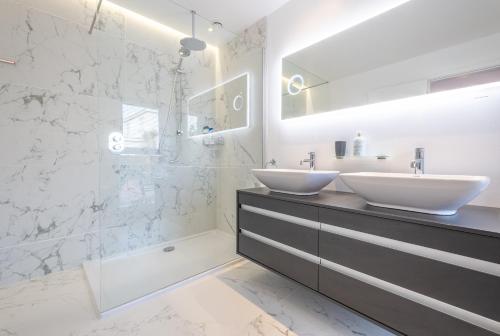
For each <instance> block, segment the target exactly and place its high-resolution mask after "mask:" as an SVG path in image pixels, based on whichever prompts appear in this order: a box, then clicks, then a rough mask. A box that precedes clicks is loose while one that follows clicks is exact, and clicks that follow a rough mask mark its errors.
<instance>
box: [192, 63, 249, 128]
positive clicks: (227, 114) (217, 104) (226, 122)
mask: <svg viewBox="0 0 500 336" xmlns="http://www.w3.org/2000/svg"><path fill="white" fill-rule="evenodd" d="M248 81H249V75H248V73H245V74H242V75H239V76H237V77H236V78H234V79H231V80H229V81H227V82H224V83H222V84H219V85H217V86H215V87H213V88H211V89H209V90H206V91H203V92H201V93H198V94H196V95H195V96H193V97H191V98H189V99H188V131H189V136H195V135H200V134H209V133H216V132H221V131H227V130H234V129H238V128H242V127H248V111H249V109H248V108H249V107H248Z"/></svg>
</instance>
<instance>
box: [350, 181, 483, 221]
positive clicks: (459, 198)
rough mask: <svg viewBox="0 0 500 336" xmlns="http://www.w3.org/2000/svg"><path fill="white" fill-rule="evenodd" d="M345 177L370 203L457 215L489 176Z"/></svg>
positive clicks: (477, 192)
mask: <svg viewBox="0 0 500 336" xmlns="http://www.w3.org/2000/svg"><path fill="white" fill-rule="evenodd" d="M340 177H341V178H342V181H344V183H345V184H346V185H347V186H348V187H349V188H351V189H352V190H353V191H354V192H356V193H357V194H359V195H360V196H361V197H363V198H364V199H365V200H366V201H367V202H368V204H371V205H375V206H381V207H386V208H393V209H400V210H409V211H416V212H423V213H429V214H435V215H454V214H455V213H456V212H457V210H458V209H459V208H460V207H461V206H463V205H465V204H467V203H469V202H470V201H471V200H473V199H474V198H475V197H476V196H477V195H479V194H480V193H481V191H483V190H484V189H486V187H487V186H488V184H489V183H490V179H489V178H488V177H486V176H463V175H430V174H424V175H413V174H394V173H346V174H340Z"/></svg>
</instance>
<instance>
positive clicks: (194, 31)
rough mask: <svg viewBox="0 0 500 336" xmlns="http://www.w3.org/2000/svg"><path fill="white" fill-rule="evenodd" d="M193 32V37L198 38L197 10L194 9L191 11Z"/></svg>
mask: <svg viewBox="0 0 500 336" xmlns="http://www.w3.org/2000/svg"><path fill="white" fill-rule="evenodd" d="M191 34H192V36H193V38H196V36H195V34H196V12H195V11H194V10H192V11H191Z"/></svg>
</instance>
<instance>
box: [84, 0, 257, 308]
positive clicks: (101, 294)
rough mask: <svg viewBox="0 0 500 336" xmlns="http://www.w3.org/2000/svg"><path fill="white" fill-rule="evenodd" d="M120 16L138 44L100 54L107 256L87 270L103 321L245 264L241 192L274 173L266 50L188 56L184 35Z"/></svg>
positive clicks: (115, 45) (226, 45)
mask: <svg viewBox="0 0 500 336" xmlns="http://www.w3.org/2000/svg"><path fill="white" fill-rule="evenodd" d="M114 10H117V11H119V9H116V8H114ZM120 13H121V15H123V16H124V19H125V22H126V25H125V26H126V30H127V31H126V32H127V34H124V35H119V36H113V35H112V34H108V35H106V34H102V36H101V37H100V39H101V40H100V45H99V48H98V49H99V62H101V63H102V64H103V65H106V66H105V67H104V68H106V71H104V73H102V74H101V78H100V79H99V83H98V85H99V90H100V91H101V92H102V93H103V94H102V96H101V97H100V99H99V113H100V151H101V153H100V191H99V192H100V195H99V197H100V202H99V204H100V209H99V214H100V241H101V246H100V254H101V257H100V259H99V260H98V261H94V262H89V263H86V265H85V271H86V274H87V278H88V280H89V283H90V284H91V287H92V288H93V291H94V294H95V297H96V301H97V305H98V308H99V311H101V312H104V311H108V310H110V309H113V308H115V307H118V306H120V305H123V304H125V303H127V302H130V301H134V300H136V299H139V298H141V297H143V296H145V295H147V294H150V293H153V292H155V291H158V290H160V289H162V288H165V287H168V286H170V285H172V284H174V283H177V282H179V281H182V280H184V279H187V278H190V277H192V276H194V275H196V274H199V273H203V272H205V271H208V270H210V269H212V268H214V267H217V266H219V265H222V264H224V263H227V262H229V261H231V260H235V259H236V258H237V255H236V253H235V246H236V233H235V227H236V213H235V204H236V199H235V197H236V189H237V188H242V187H250V186H254V185H255V184H256V181H255V180H254V179H253V177H252V175H251V169H252V168H256V167H258V168H260V167H261V166H262V116H261V111H262V58H263V52H262V47H261V46H253V47H252V48H246V47H245V48H242V51H241V54H236V55H235V54H234V51H235V48H234V45H233V44H231V43H232V42H231V41H232V39H230V40H229V41H228V42H226V41H224V42H223V43H221V44H220V45H218V46H213V45H209V46H208V47H207V49H206V50H204V51H197V52H194V51H193V52H191V54H190V55H189V56H187V57H182V56H180V55H179V53H178V51H179V47H180V45H179V39H180V37H181V36H180V35H179V34H175V33H172V32H170V31H168V32H167V31H166V30H162V29H155V28H153V27H152V26H150V25H146V24H144V22H143V21H141V20H140V19H139V18H138V17H136V16H128V14H127V12H125V11H124V12H120ZM185 15H186V19H189V12H186V13H185ZM145 37H147V38H145ZM236 38H237V37H234V39H235V40H236ZM241 76H246V77H245V78H247V81H246V86H245V87H244V88H243V87H242V88H241V89H240V88H239V87H235V86H234V85H233V86H225V84H226V83H230V82H232V80H233V79H234V78H240V77H241ZM233 83H234V82H233ZM212 91H213V92H215V95H214V97H215V98H214V99H209V100H208V101H203V100H201V101H200V102H199V104H198V107H201V109H195V108H194V106H193V105H190V102H193V101H194V100H193V97H200V95H202V94H203V93H206V92H212ZM246 103H247V104H246ZM245 104H246V105H245ZM243 105H245V106H247V107H248V108H247V109H246V110H245V114H244V115H245V118H244V119H242V118H241V116H242V115H243V114H241V113H243V112H241V111H242V106H243ZM238 113H240V114H238ZM195 121H196V122H195ZM242 123H244V124H242ZM232 125H238V127H236V126H234V127H233V126H232ZM193 127H198V128H199V129H200V130H201V131H200V134H194V133H192V132H191V131H192V130H193V129H194V128H193ZM204 128H212V130H210V131H208V132H206V133H205V131H204V130H203V129H204Z"/></svg>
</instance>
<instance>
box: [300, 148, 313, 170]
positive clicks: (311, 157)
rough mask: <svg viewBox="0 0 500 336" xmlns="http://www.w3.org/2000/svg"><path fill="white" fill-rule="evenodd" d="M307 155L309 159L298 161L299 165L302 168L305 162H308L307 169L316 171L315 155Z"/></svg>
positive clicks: (310, 153) (311, 153)
mask: <svg viewBox="0 0 500 336" xmlns="http://www.w3.org/2000/svg"><path fill="white" fill-rule="evenodd" d="M307 154H309V159H304V160H300V165H301V166H302V165H303V164H304V163H305V162H309V169H311V170H314V169H316V153H315V152H309V153H307Z"/></svg>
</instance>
